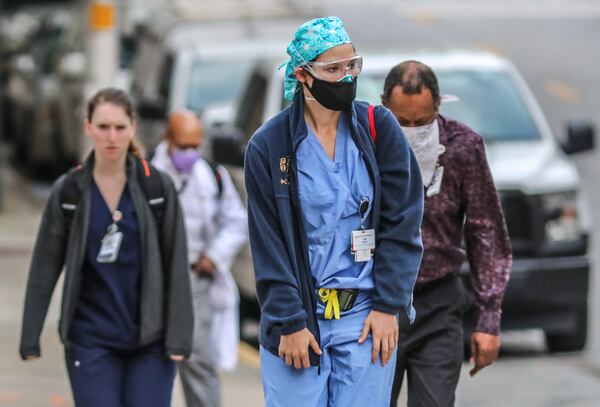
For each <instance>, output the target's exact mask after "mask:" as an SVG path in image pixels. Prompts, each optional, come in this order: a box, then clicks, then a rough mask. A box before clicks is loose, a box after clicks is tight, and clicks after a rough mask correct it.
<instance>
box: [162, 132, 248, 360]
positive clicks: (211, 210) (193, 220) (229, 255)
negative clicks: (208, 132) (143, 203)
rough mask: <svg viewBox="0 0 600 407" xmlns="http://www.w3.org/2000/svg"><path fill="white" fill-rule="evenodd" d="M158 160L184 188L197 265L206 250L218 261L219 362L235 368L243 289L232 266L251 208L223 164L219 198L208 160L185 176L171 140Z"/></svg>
mask: <svg viewBox="0 0 600 407" xmlns="http://www.w3.org/2000/svg"><path fill="white" fill-rule="evenodd" d="M152 164H154V165H155V166H156V167H157V168H158V169H160V170H162V171H164V172H166V173H167V174H169V175H170V176H171V178H172V179H173V182H174V184H175V188H176V189H177V190H178V191H180V193H179V200H180V202H181V207H182V209H183V212H184V215H185V216H184V220H185V227H186V232H187V242H188V260H189V263H190V264H194V263H195V262H196V261H197V260H198V258H199V257H200V256H201V255H205V256H207V257H208V258H209V259H210V260H211V261H212V262H213V263H214V265H215V268H216V273H215V275H214V279H213V281H212V284H211V289H210V302H211V305H212V313H213V314H212V332H211V338H212V347H213V352H214V363H215V366H216V367H217V368H218V369H221V370H231V369H233V368H234V367H235V365H236V364H237V356H238V345H239V315H238V306H239V293H238V289H237V286H236V284H235V281H234V279H233V276H232V275H231V271H230V269H231V266H232V264H233V262H234V260H235V257H236V255H237V253H238V251H239V249H240V248H241V247H242V246H243V245H244V244H245V243H246V242H247V240H248V222H247V212H246V208H245V206H244V205H243V203H242V201H241V199H240V196H239V194H238V192H237V190H236V188H235V185H234V184H233V182H232V180H231V177H230V176H229V173H228V172H227V170H226V169H225V168H224V167H222V166H218V167H217V170H218V172H219V174H220V176H221V179H222V187H223V189H222V192H221V196H220V197H218V191H219V190H218V184H217V180H216V177H215V174H214V172H213V170H212V169H211V167H210V166H209V164H208V163H207V162H206V161H204V160H203V159H200V160H198V161H197V162H196V163H195V164H194V167H193V168H192V170H191V172H190V174H189V175H187V176H182V175H181V174H179V172H178V171H177V170H176V169H175V167H174V166H173V163H172V161H171V158H170V157H169V153H168V144H167V143H166V142H165V141H163V142H162V143H160V144H159V145H158V146H157V147H156V150H155V154H154V158H153V159H152ZM184 183H185V184H186V185H185V187H184V188H183V189H181V188H182V185H183V184H184Z"/></svg>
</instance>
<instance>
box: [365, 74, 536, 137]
mask: <svg viewBox="0 0 600 407" xmlns="http://www.w3.org/2000/svg"><path fill="white" fill-rule="evenodd" d="M436 74H437V77H438V81H439V84H440V93H441V94H442V95H454V96H457V97H458V99H459V101H457V102H445V103H442V106H441V107H440V112H441V113H442V114H444V115H447V116H449V117H452V118H454V119H457V120H460V121H462V122H464V123H466V124H467V125H468V126H470V127H472V128H473V129H475V131H477V132H478V133H479V134H481V135H482V137H483V138H484V139H485V140H487V141H502V140H533V139H538V138H539V137H540V134H539V132H538V129H537V127H536V125H535V123H534V121H533V118H532V117H531V114H530V112H529V110H528V108H527V105H526V104H525V103H524V101H523V98H522V96H521V95H520V94H519V92H518V91H517V88H516V87H515V84H514V83H513V81H512V80H511V78H510V76H509V75H508V74H507V73H506V72H502V71H475V70H456V71H442V70H440V71H438V72H436ZM384 78H385V74H370V73H368V72H363V73H362V75H361V76H360V78H359V80H358V90H357V99H359V100H366V101H368V102H370V103H373V104H378V103H381V98H380V95H381V91H382V89H383V81H384Z"/></svg>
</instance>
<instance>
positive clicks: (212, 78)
mask: <svg viewBox="0 0 600 407" xmlns="http://www.w3.org/2000/svg"><path fill="white" fill-rule="evenodd" d="M251 67H252V63H251V62H250V61H249V60H248V61H243V60H235V61H234V60H225V61H207V60H205V59H198V60H196V61H195V62H194V63H193V65H192V69H191V72H190V80H189V82H188V85H187V86H188V88H187V97H186V107H187V108H188V109H190V110H193V111H196V112H202V111H204V109H206V107H207V106H208V105H218V104H223V103H228V102H234V101H236V100H237V99H238V98H239V97H241V93H242V89H243V86H244V84H245V83H246V79H247V77H248V74H249V73H250V68H251Z"/></svg>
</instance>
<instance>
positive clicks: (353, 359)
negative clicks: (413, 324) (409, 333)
mask: <svg viewBox="0 0 600 407" xmlns="http://www.w3.org/2000/svg"><path fill="white" fill-rule="evenodd" d="M369 312H370V309H365V310H362V311H359V312H356V313H353V314H346V315H343V316H342V317H341V318H340V319H338V320H336V319H333V320H325V319H319V328H320V330H321V344H320V346H321V351H322V352H323V354H322V355H321V374H320V375H319V374H318V372H317V367H310V368H308V369H296V368H294V366H288V365H286V364H285V361H284V360H283V359H281V358H280V357H278V356H276V355H273V354H272V353H271V352H269V351H268V350H266V349H265V348H263V347H262V346H261V348H260V362H261V370H262V380H263V388H264V393H265V402H266V406H267V407H284V406H285V407H294V406H301V407H331V406H336V407H353V406H360V407H364V406H370V407H379V406H381V407H388V406H389V404H390V394H391V389H392V381H393V379H394V369H395V364H396V351H395V350H394V353H393V354H392V355H391V357H390V360H389V362H388V363H387V364H386V365H385V366H381V355H380V359H379V360H378V362H377V363H375V364H373V363H371V352H372V350H373V342H372V338H371V336H370V335H369V337H368V339H367V340H366V341H365V342H364V343H363V344H362V345H359V344H358V338H359V337H360V332H361V330H362V328H363V326H364V323H365V319H366V318H367V316H368V315H369Z"/></svg>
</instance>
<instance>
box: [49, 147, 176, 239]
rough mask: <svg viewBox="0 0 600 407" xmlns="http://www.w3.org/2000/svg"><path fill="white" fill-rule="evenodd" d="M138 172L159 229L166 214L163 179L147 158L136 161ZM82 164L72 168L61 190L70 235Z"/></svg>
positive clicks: (66, 226) (66, 227) (79, 193)
mask: <svg viewBox="0 0 600 407" xmlns="http://www.w3.org/2000/svg"><path fill="white" fill-rule="evenodd" d="M136 164H137V165H136V174H137V178H138V182H139V184H140V186H141V188H142V191H143V192H144V195H145V196H146V201H147V202H148V205H149V206H150V209H151V210H152V215H153V216H154V220H155V221H156V225H157V227H158V230H161V229H162V224H163V219H164V214H165V211H164V210H165V196H164V195H165V194H164V189H163V184H162V180H161V179H160V174H159V173H158V170H157V169H156V168H154V167H153V166H152V165H150V164H149V163H148V162H147V161H146V160H145V159H143V158H141V159H139V163H136ZM82 169H83V166H82V165H79V166H77V167H75V168H72V169H71V170H70V171H69V172H68V173H67V175H66V176H65V181H64V183H63V185H62V189H61V191H60V194H61V199H60V202H61V204H60V207H61V209H62V212H63V215H64V218H65V231H66V235H67V236H68V234H69V230H70V229H71V223H72V222H73V215H74V214H75V210H76V209H77V205H79V202H80V201H81V189H79V186H78V185H77V177H79V176H80V174H81V170H82Z"/></svg>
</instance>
